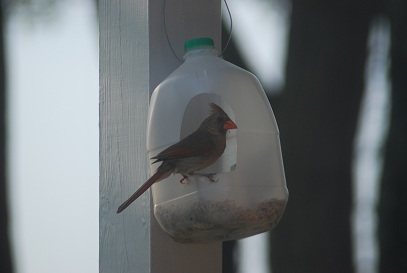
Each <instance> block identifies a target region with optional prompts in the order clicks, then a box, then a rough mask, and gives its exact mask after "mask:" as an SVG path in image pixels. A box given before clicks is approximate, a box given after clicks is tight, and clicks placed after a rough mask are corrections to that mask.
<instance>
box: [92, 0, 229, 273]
mask: <svg viewBox="0 0 407 273" xmlns="http://www.w3.org/2000/svg"><path fill="white" fill-rule="evenodd" d="M165 6H166V8H165V19H166V25H167V33H168V37H169V40H170V41H171V44H172V47H173V48H174V51H175V52H176V54H177V55H178V57H180V58H182V55H183V51H182V45H183V43H184V41H185V40H186V39H190V38H196V37H211V38H213V39H214V40H215V43H216V45H217V48H218V49H219V48H220V35H221V12H220V7H221V2H220V0H205V1H200V0H189V1H181V0H167V2H166V4H165ZM163 7H164V1H163V0H157V1H147V0H138V1H135V0H100V6H99V10H100V17H99V19H100V102H99V103H100V106H99V107H100V190H99V191H100V208H99V232H100V235H99V238H100V240H99V248H100V250H99V258H100V261H99V268H100V270H99V271H100V272H106V273H111V272H142V273H144V272H151V273H163V272H165V273H172V272H173V273H183V272H195V273H201V272H202V273H204V272H215V273H216V272H221V267H222V266H221V261H222V257H221V255H222V251H221V243H214V244H201V245H192V244H178V243H176V242H175V241H173V240H172V239H171V238H170V237H169V236H167V235H166V234H165V233H164V232H163V231H162V230H161V228H160V227H159V226H158V223H157V222H156V220H155V218H154V214H153V206H152V200H151V194H150V193H149V192H148V193H146V194H144V195H143V196H142V197H141V198H139V199H138V200H137V201H136V202H134V204H132V206H130V207H129V208H128V209H126V210H125V211H124V212H123V213H121V214H119V215H118V214H116V209H117V207H118V206H119V205H120V204H121V202H122V201H124V200H125V199H127V198H128V197H129V195H130V194H131V193H132V192H134V191H135V190H136V189H137V188H138V187H139V186H140V185H141V184H142V183H143V182H144V181H145V180H146V179H147V173H148V165H147V156H146V155H147V152H146V145H145V144H146V126H147V111H148V103H149V98H150V96H151V93H152V91H153V90H154V88H155V87H156V86H157V84H158V83H160V82H161V81H162V80H163V79H164V78H165V77H166V76H167V75H168V74H169V73H171V71H173V70H174V69H175V68H176V67H177V66H178V65H180V64H181V62H180V61H179V60H177V59H176V58H175V57H174V55H173V54H172V51H171V49H170V47H169V45H168V42H167V38H166V34H165V33H166V32H165V28H164V17H163Z"/></svg>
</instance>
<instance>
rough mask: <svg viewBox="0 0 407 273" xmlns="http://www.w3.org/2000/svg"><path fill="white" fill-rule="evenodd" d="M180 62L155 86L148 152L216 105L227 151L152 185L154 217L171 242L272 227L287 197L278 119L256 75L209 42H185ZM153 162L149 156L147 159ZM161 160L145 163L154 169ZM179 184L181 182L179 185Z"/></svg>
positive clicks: (219, 238) (205, 239) (179, 135)
mask: <svg viewBox="0 0 407 273" xmlns="http://www.w3.org/2000/svg"><path fill="white" fill-rule="evenodd" d="M185 45H186V46H185V47H186V48H185V49H186V54H185V56H184V59H185V62H184V63H183V64H182V65H181V66H180V67H178V68H177V69H176V70H175V71H173V72H172V73H171V74H170V75H169V76H168V77H167V78H166V79H165V80H164V81H163V82H162V83H160V85H158V86H157V88H156V89H155V90H154V92H153V94H152V97H151V101H150V109H149V118H148V131H147V150H148V157H149V158H152V157H154V156H156V155H157V154H158V153H159V152H161V151H162V150H163V149H165V148H167V147H169V146H170V145H173V144H175V143H177V142H179V141H180V140H181V139H183V138H184V137H186V136H188V135H189V134H190V133H192V132H193V131H195V130H196V129H197V127H198V126H199V125H200V124H201V122H202V121H203V120H204V119H205V118H206V117H207V116H208V115H209V109H210V108H209V104H210V103H216V104H217V105H219V106H220V107H221V108H222V109H223V110H224V111H225V112H226V113H227V114H228V116H229V117H230V118H231V119H232V120H233V121H234V123H235V124H236V125H237V129H236V130H230V131H228V133H227V141H226V149H225V151H224V153H223V155H222V156H221V157H220V158H219V159H218V160H217V161H216V163H214V164H212V165H211V166H209V167H208V168H207V169H204V170H201V171H200V173H215V174H216V175H214V178H213V179H212V180H213V181H211V179H208V177H205V176H189V177H188V179H187V181H183V182H184V183H180V180H181V179H182V178H183V177H182V176H181V175H179V174H175V175H171V176H169V177H168V178H166V179H164V180H162V181H160V182H158V183H155V184H154V185H153V186H152V194H153V202H154V215H155V217H156V219H157V221H158V223H159V224H160V226H161V227H162V229H163V230H164V231H165V232H167V233H168V234H169V235H170V236H171V237H173V238H174V239H175V240H176V241H178V242H182V243H205V242H212V241H225V240H236V239H241V238H244V237H248V236H251V235H255V234H258V233H262V232H265V231H269V230H271V229H272V228H273V227H275V226H276V225H277V223H278V222H279V220H280V219H281V217H282V215H283V213H284V210H285V206H286V203H287V200H288V189H287V187H286V181H285V175H284V167H283V161H282V154H281V148H280V139H279V131H278V128H277V123H276V120H275V117H274V114H273V112H272V109H271V107H270V104H269V102H268V100H267V97H266V96H265V93H264V90H263V88H262V87H261V85H260V83H259V81H258V79H257V78H256V77H255V76H254V75H253V74H251V73H249V72H247V71H246V70H243V69H241V68H239V67H237V66H235V65H233V64H231V63H229V62H227V61H225V60H223V59H221V58H219V57H218V56H217V51H216V50H215V49H214V47H213V41H212V40H211V39H209V38H198V39H194V40H190V41H187V42H186V44H185ZM152 162H153V161H151V163H152ZM159 165H160V164H159V163H158V164H151V174H153V173H154V172H155V171H156V169H157V167H158V166H159ZM185 182H186V183H185Z"/></svg>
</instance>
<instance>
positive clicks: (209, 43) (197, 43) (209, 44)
mask: <svg viewBox="0 0 407 273" xmlns="http://www.w3.org/2000/svg"><path fill="white" fill-rule="evenodd" d="M199 47H201V48H202V47H206V48H215V44H214V43H213V40H212V39H211V38H196V39H191V40H188V41H186V42H185V43H184V50H185V52H189V51H191V50H192V49H195V48H199Z"/></svg>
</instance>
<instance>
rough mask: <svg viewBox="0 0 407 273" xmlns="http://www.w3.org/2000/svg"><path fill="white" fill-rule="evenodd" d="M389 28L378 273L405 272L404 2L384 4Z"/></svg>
mask: <svg viewBox="0 0 407 273" xmlns="http://www.w3.org/2000/svg"><path fill="white" fill-rule="evenodd" d="M387 4H388V6H387V9H388V15H389V20H390V26H391V49H390V54H391V55H390V56H391V57H390V58H391V87H392V94H391V118H390V119H391V120H390V128H389V135H388V139H387V144H386V152H385V155H384V156H385V159H384V166H383V167H384V168H383V175H382V183H381V190H380V201H379V244H380V258H379V261H380V262H379V264H380V271H379V272H381V273H399V272H400V273H401V272H407V172H406V167H407V159H406V153H407V78H406V76H407V2H406V1H405V0H394V1H389V2H387Z"/></svg>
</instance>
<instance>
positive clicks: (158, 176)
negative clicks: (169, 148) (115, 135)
mask: <svg viewBox="0 0 407 273" xmlns="http://www.w3.org/2000/svg"><path fill="white" fill-rule="evenodd" d="M171 173H172V170H171V169H168V168H166V166H164V164H163V165H161V166H160V167H158V170H157V172H156V173H155V174H154V175H153V176H151V177H150V178H149V179H148V180H147V181H146V182H145V183H144V184H143V185H142V186H141V187H140V188H139V189H138V190H137V191H136V192H135V193H133V195H132V196H130V198H129V199H127V200H126V201H124V203H123V204H121V205H120V207H119V208H118V209H117V211H116V213H120V212H122V211H123V210H125V209H126V208H127V207H128V206H130V204H131V203H133V202H134V201H135V200H136V199H137V198H139V196H140V195H142V194H143V193H144V192H145V191H146V190H148V188H150V187H151V185H153V184H154V183H155V182H158V181H160V180H163V179H164V178H167V177H168V176H170V174H171Z"/></svg>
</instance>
